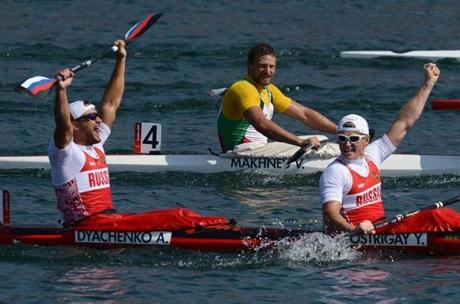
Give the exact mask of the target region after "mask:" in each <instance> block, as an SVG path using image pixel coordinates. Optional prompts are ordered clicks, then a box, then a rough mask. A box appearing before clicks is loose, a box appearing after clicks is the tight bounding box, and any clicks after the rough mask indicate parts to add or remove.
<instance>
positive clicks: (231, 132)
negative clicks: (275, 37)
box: [217, 43, 336, 152]
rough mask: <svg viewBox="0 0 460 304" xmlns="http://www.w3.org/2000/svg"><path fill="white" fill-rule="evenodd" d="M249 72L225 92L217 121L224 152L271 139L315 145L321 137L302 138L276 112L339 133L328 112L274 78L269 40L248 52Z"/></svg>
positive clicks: (274, 60)
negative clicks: (284, 125) (305, 103)
mask: <svg viewBox="0 0 460 304" xmlns="http://www.w3.org/2000/svg"><path fill="white" fill-rule="evenodd" d="M247 68H248V74H247V76H246V78H245V79H242V80H239V81H237V82H235V83H233V84H232V85H231V86H230V88H229V89H228V90H226V91H225V93H224V95H223V99H222V107H221V111H220V114H219V119H218V122H217V126H218V133H219V141H220V144H221V148H222V151H223V152H227V151H229V150H233V148H234V147H235V146H236V145H239V144H242V143H247V142H256V143H261V144H266V143H267V138H270V139H272V140H274V141H282V142H286V143H289V144H292V145H296V146H300V147H302V146H304V145H306V144H309V143H311V144H313V145H314V146H316V147H319V145H320V143H319V140H318V138H316V137H313V138H309V139H306V140H304V139H301V138H299V137H298V136H296V135H294V134H292V133H290V132H288V131H286V130H284V129H283V128H282V127H280V126H279V125H278V124H276V123H275V122H273V121H271V118H272V116H273V113H274V112H279V113H283V114H286V115H287V116H289V117H291V118H294V119H296V120H298V121H300V122H302V123H304V124H305V125H307V126H309V127H311V128H313V129H316V130H319V131H324V132H328V133H332V134H335V133H336V125H335V124H334V123H333V122H331V121H330V120H329V119H328V118H326V117H325V116H324V115H322V114H320V113H319V112H317V111H314V110H312V109H310V108H307V107H305V106H303V105H301V104H299V103H297V102H295V101H294V100H292V99H291V98H289V97H286V96H285V95H284V94H283V93H282V92H281V91H280V90H279V89H278V88H277V87H276V86H275V85H274V84H272V83H271V80H272V79H273V77H274V76H275V71H276V53H275V51H274V49H273V48H272V47H271V46H270V45H268V44H265V43H260V44H257V45H256V46H255V47H253V48H252V49H251V50H250V51H249V54H248V62H247Z"/></svg>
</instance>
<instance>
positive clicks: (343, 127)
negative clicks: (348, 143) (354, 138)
mask: <svg viewBox="0 0 460 304" xmlns="http://www.w3.org/2000/svg"><path fill="white" fill-rule="evenodd" d="M343 131H351V132H357V133H360V134H365V135H369V126H368V124H367V121H366V120H365V119H364V118H363V117H362V116H359V115H356V114H349V115H347V116H344V117H343V118H342V119H341V120H340V121H339V124H338V125H337V133H339V132H343Z"/></svg>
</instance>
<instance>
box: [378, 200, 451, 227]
mask: <svg viewBox="0 0 460 304" xmlns="http://www.w3.org/2000/svg"><path fill="white" fill-rule="evenodd" d="M458 201H460V196H455V197H452V198H450V199H448V200H446V201H444V202H438V203H435V204H432V205H429V206H426V207H423V208H420V209H418V210H414V211H411V212H406V213H403V214H398V215H396V216H395V217H394V218H392V219H390V220H381V221H378V222H376V223H375V224H374V227H375V228H381V227H383V226H386V225H390V224H394V223H397V222H400V221H402V220H403V219H405V218H408V217H411V216H413V215H416V214H417V213H419V212H421V211H426V210H431V209H438V208H442V207H444V206H448V205H451V204H453V203H456V202H458Z"/></svg>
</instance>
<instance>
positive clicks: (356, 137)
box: [337, 134, 367, 144]
mask: <svg viewBox="0 0 460 304" xmlns="http://www.w3.org/2000/svg"><path fill="white" fill-rule="evenodd" d="M366 137H367V135H351V136H346V135H343V134H339V135H337V139H338V140H339V142H340V143H342V144H344V143H346V142H347V141H349V142H351V143H352V144H355V143H357V142H358V141H360V140H361V139H363V138H366Z"/></svg>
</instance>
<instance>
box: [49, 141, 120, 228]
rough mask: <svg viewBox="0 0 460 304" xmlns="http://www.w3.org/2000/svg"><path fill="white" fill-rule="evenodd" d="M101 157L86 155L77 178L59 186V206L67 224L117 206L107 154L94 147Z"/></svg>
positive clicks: (57, 194)
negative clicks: (113, 197) (114, 199)
mask: <svg viewBox="0 0 460 304" xmlns="http://www.w3.org/2000/svg"><path fill="white" fill-rule="evenodd" d="M94 150H95V151H96V153H97V156H98V157H97V158H96V157H92V156H91V155H89V154H88V153H86V152H84V154H85V158H86V160H85V164H84V165H83V167H82V168H81V170H80V172H78V173H77V174H76V175H75V177H74V178H72V179H71V180H70V181H68V182H66V183H65V184H63V185H61V186H57V187H55V190H56V196H57V199H58V209H59V210H60V211H61V212H62V213H63V215H64V219H65V221H66V222H67V223H74V222H76V221H78V220H81V219H83V218H85V217H87V216H89V215H92V214H95V213H98V212H100V211H102V210H105V209H113V205H112V198H111V188H110V178H109V170H108V167H107V163H106V161H105V154H104V152H102V151H101V150H99V149H98V148H96V147H94Z"/></svg>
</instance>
